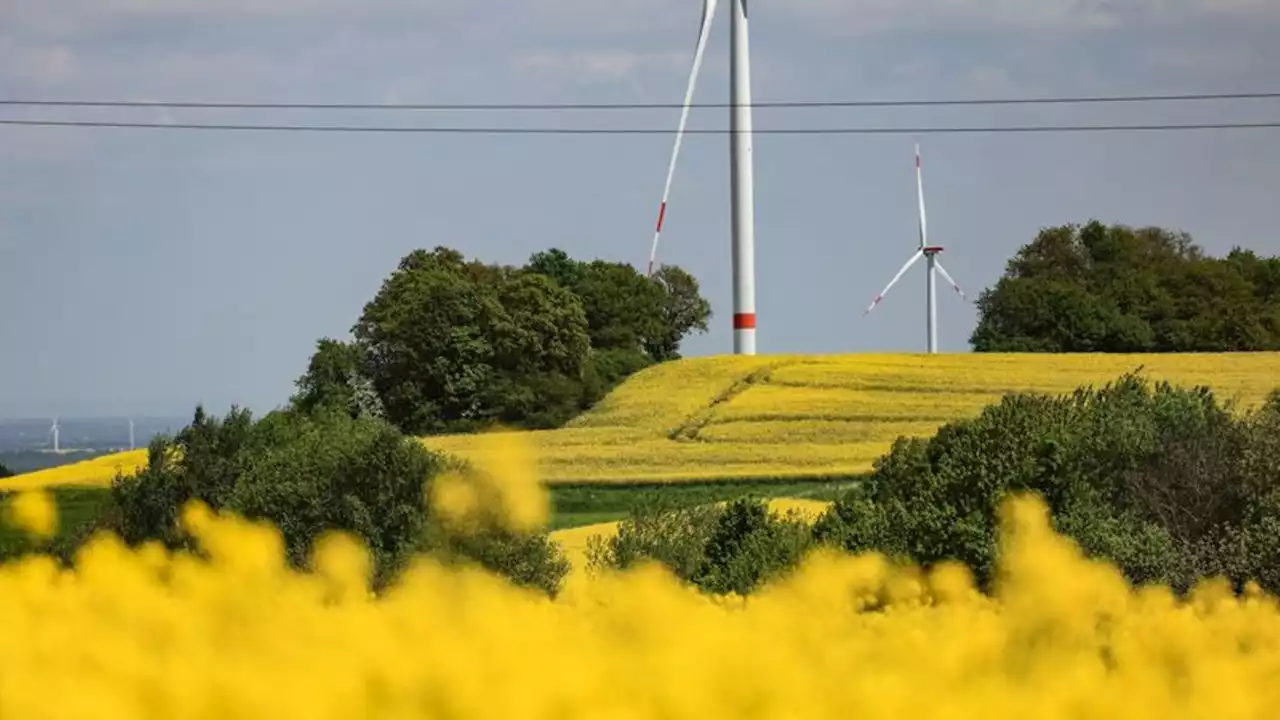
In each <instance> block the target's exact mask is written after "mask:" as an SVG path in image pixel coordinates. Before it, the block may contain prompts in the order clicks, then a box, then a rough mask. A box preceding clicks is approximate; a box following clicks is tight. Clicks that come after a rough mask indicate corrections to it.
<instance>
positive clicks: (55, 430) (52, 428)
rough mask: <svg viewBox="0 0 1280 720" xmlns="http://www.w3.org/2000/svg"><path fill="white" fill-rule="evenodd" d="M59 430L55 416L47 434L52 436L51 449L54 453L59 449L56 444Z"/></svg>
mask: <svg viewBox="0 0 1280 720" xmlns="http://www.w3.org/2000/svg"><path fill="white" fill-rule="evenodd" d="M60 430H61V429H60V428H59V427H58V418H56V417H55V418H54V419H53V425H52V426H50V427H49V434H50V435H52V436H53V451H54V452H55V453H56V452H59V451H60V447H59V445H58V440H59V432H60Z"/></svg>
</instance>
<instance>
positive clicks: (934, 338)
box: [862, 143, 965, 354]
mask: <svg viewBox="0 0 1280 720" xmlns="http://www.w3.org/2000/svg"><path fill="white" fill-rule="evenodd" d="M916 199H917V200H918V202H919V205H920V225H919V231H920V238H919V239H920V246H919V247H918V248H916V251H915V253H914V254H912V256H911V258H910V259H909V260H907V262H906V264H905V265H903V266H902V269H901V270H899V271H898V274H897V275H894V276H893V279H892V280H890V281H889V284H888V285H886V286H885V288H884V290H881V291H880V294H879V295H876V298H875V300H872V301H871V305H869V306H868V307H867V309H866V310H865V311H864V312H863V313H862V316H863V317H866V316H867V315H869V314H870V313H871V311H872V310H875V309H876V305H879V304H880V301H881V300H883V299H884V296H885V295H887V294H888V293H889V288H892V287H893V286H894V284H896V283H897V282H898V280H901V279H902V276H903V275H905V274H906V272H907V270H909V269H911V266H912V265H915V264H916V261H917V260H919V259H920V258H922V257H923V258H925V260H926V267H927V268H928V272H927V273H926V281H925V283H926V284H925V308H926V310H925V312H926V315H925V328H926V329H925V332H926V333H927V337H928V348H929V352H930V353H931V354H932V353H936V352H938V291H937V287H936V277H935V272H936V273H940V274H941V275H942V277H943V278H945V279H946V281H947V282H949V283H951V287H952V288H954V289H955V291H956V293H957V294H959V295H960V297H962V298H963V297H964V296H965V295H964V291H963V290H961V289H960V286H959V285H957V284H956V281H955V280H953V279H952V278H951V275H950V274H949V273H948V272H947V271H946V269H945V268H943V267H942V263H940V262H938V258H937V256H938V255H939V254H940V253H942V246H940V245H930V244H929V224H928V220H927V219H926V216H925V211H924V177H923V171H922V169H921V163H920V144H919V143H916Z"/></svg>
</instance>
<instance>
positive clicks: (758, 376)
mask: <svg viewBox="0 0 1280 720" xmlns="http://www.w3.org/2000/svg"><path fill="white" fill-rule="evenodd" d="M796 364H799V363H798V362H797V361H784V362H777V363H772V364H770V365H766V366H764V367H762V368H759V369H756V370H752V371H751V372H749V373H747V374H745V375H743V376H742V377H739V378H738V379H737V380H734V381H733V383H732V384H731V385H729V387H727V388H725V389H724V390H722V391H721V392H720V393H719V394H717V395H716V396H715V397H714V398H712V399H711V402H709V403H707V404H706V405H705V406H703V407H701V408H699V409H698V410H696V411H694V412H693V413H691V414H689V415H688V416H686V417H685V419H684V420H682V421H681V422H680V424H679V425H677V426H676V427H674V428H672V429H671V430H669V431H668V432H667V439H668V440H672V441H674V442H706V441H705V440H703V439H702V437H701V436H700V433H701V432H702V429H703V428H704V427H706V426H707V424H708V423H710V422H711V418H713V417H714V416H715V413H716V408H717V406H719V405H723V404H724V403H727V402H729V401H730V400H732V399H734V398H736V397H738V396H739V395H741V394H742V393H744V392H746V391H747V390H750V389H751V388H752V387H753V386H755V385H759V384H761V383H767V382H769V378H770V377H771V376H772V375H773V373H774V372H775V371H776V370H779V369H781V368H784V367H787V366H788V365H796Z"/></svg>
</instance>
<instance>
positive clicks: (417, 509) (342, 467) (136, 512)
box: [103, 409, 567, 590]
mask: <svg viewBox="0 0 1280 720" xmlns="http://www.w3.org/2000/svg"><path fill="white" fill-rule="evenodd" d="M449 465H451V463H450V462H449V461H447V460H446V459H445V458H443V457H441V456H439V455H437V454H435V453H433V452H431V451H429V450H427V449H426V448H425V447H424V446H423V445H422V443H421V442H419V441H417V440H415V439H412V438H407V437H405V436H404V435H402V434H401V433H400V432H399V431H398V430H397V429H396V428H395V427H394V426H392V425H391V424H389V423H387V422H385V421H382V420H379V419H375V418H371V417H353V416H352V415H351V414H349V413H347V412H345V411H339V410H334V411H315V412H312V413H309V414H302V413H297V412H291V411H277V412H273V413H270V414H268V415H266V416H265V417H263V418H262V419H261V420H259V421H256V422H255V421H254V420H253V419H252V418H251V416H250V414H249V413H248V412H247V411H244V410H238V409H233V410H232V411H231V412H230V413H229V414H228V415H227V417H226V418H224V419H221V420H220V419H217V418H212V417H209V416H207V415H205V414H204V412H203V411H202V410H199V409H198V410H197V411H196V416H195V419H194V421H193V422H192V424H191V425H190V426H189V427H187V428H184V429H183V430H182V431H181V432H180V433H178V435H177V436H176V437H174V438H173V439H172V440H170V439H165V438H160V439H158V440H156V441H155V442H154V443H153V444H152V446H151V448H150V455H149V462H148V465H147V467H146V468H144V469H143V470H142V471H141V472H140V473H139V474H137V475H136V476H132V477H118V478H116V480H115V482H114V483H113V486H112V490H111V495H112V500H113V502H112V507H111V508H110V510H109V512H108V513H107V514H106V515H105V517H104V522H103V526H104V527H105V528H107V529H110V530H114V531H115V532H117V533H118V534H119V535H120V536H121V537H122V538H123V539H124V540H125V541H126V542H128V543H130V544H136V543H140V542H143V541H145V540H151V539H155V540H160V541H162V542H163V543H164V544H165V545H167V546H169V547H171V548H187V549H192V544H191V541H190V538H188V537H187V536H186V535H185V534H184V533H183V532H182V531H181V529H180V527H179V524H178V517H179V514H180V512H181V509H182V507H183V506H184V505H185V504H186V503H187V502H189V501H191V500H199V501H202V502H204V503H205V504H207V505H209V506H210V507H211V508H213V509H215V510H229V511H232V512H235V513H237V514H239V515H241V516H243V517H247V518H250V519H254V520H264V521H267V522H270V523H271V524H272V525H274V526H276V527H278V528H279V529H280V530H281V533H282V534H283V536H284V542H285V549H286V552H287V555H288V559H289V562H290V563H291V564H292V565H294V566H295V567H299V568H303V567H305V566H306V564H307V561H308V559H309V557H310V553H311V548H312V546H313V544H314V543H315V541H316V540H317V539H318V538H319V537H320V536H321V535H322V534H324V533H325V532H327V531H331V530H337V531H344V532H348V533H351V534H353V535H355V536H357V537H358V538H359V539H360V540H362V541H363V542H364V543H365V545H366V546H367V547H368V548H369V550H370V553H371V555H372V558H373V560H374V568H375V578H374V581H375V585H379V586H380V585H383V584H385V583H386V582H388V581H390V580H391V578H392V577H393V576H394V574H395V572H396V571H398V570H399V569H400V568H402V567H403V565H404V563H405V562H406V561H407V560H408V558H409V557H410V556H411V555H412V554H414V553H416V552H420V551H424V550H427V551H431V550H441V551H447V553H448V554H450V556H467V557H471V558H472V559H475V560H477V561H479V562H480V563H481V564H483V565H485V566H486V567H488V568H489V569H491V570H493V571H496V572H498V573H501V574H505V575H507V576H508V577H510V578H512V579H513V580H515V581H516V582H521V583H524V584H533V585H536V586H538V587H541V588H544V589H549V590H551V589H554V587H555V586H557V585H558V583H559V581H560V579H561V578H563V576H564V574H565V572H567V565H564V564H563V558H559V556H558V555H557V553H558V548H557V547H556V546H555V545H554V544H552V543H550V541H549V540H548V539H547V537H546V535H545V534H542V535H533V536H529V537H524V536H520V537H515V536H511V535H509V534H504V533H500V532H487V533H481V534H479V535H477V536H475V537H470V538H466V539H465V541H463V540H459V541H457V542H455V543H453V544H452V545H450V544H449V543H447V542H444V541H443V540H442V538H445V535H444V531H443V529H442V528H441V527H440V524H439V523H438V522H437V521H436V519H435V518H434V517H433V515H432V513H431V509H430V507H429V503H428V498H429V492H428V488H429V484H430V482H431V481H432V479H433V478H434V477H435V476H436V475H437V474H438V473H439V472H440V471H442V470H444V469H445V468H446V466H449ZM557 558H559V559H557Z"/></svg>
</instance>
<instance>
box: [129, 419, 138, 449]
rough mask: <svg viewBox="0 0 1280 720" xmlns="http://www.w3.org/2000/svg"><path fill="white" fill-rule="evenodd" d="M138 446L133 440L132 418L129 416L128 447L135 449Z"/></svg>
mask: <svg viewBox="0 0 1280 720" xmlns="http://www.w3.org/2000/svg"><path fill="white" fill-rule="evenodd" d="M137 448H138V446H137V445H136V444H135V443H134V441H133V418H129V449H130V450H136V449H137Z"/></svg>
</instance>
